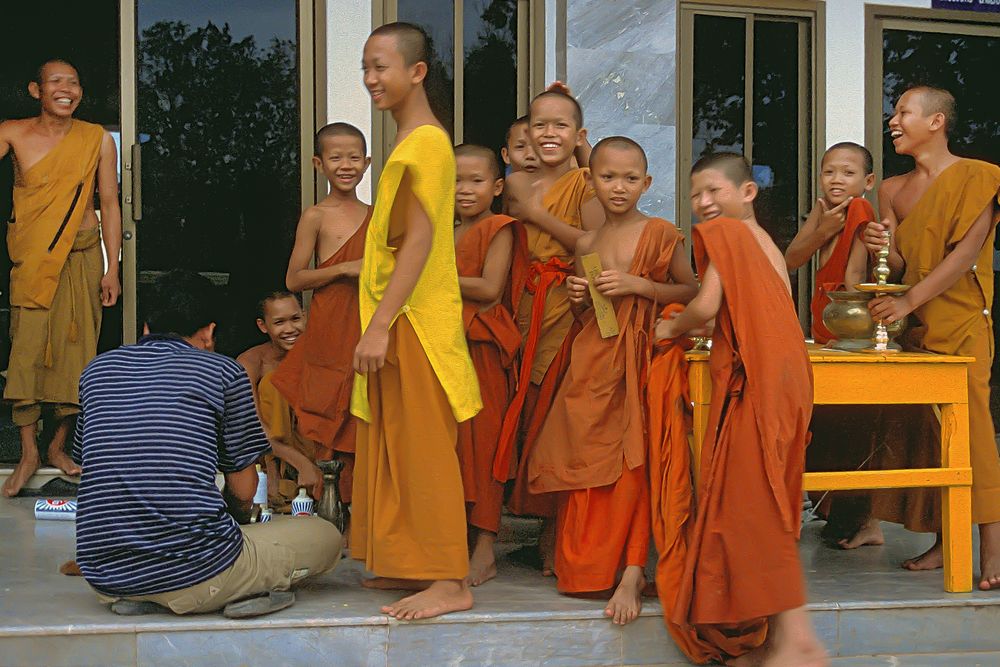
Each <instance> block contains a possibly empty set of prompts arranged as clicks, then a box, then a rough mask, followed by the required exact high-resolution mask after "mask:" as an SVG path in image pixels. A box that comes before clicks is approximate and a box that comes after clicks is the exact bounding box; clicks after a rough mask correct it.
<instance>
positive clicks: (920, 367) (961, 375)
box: [687, 345, 974, 593]
mask: <svg viewBox="0 0 1000 667" xmlns="http://www.w3.org/2000/svg"><path fill="white" fill-rule="evenodd" d="M708 356H709V353H708V352H689V353H688V355H687V358H688V361H689V362H690V364H689V366H688V377H689V385H690V393H691V402H692V403H693V407H694V434H693V435H694V437H693V439H692V454H693V458H692V461H693V465H694V466H695V472H696V473H697V471H699V470H700V463H701V446H702V443H703V442H704V439H705V432H706V429H707V427H708V410H709V403H710V402H711V399H712V378H711V375H710V373H709V370H708ZM809 359H810V361H811V362H812V370H813V384H814V398H813V401H814V403H815V404H816V405H855V404H882V405H899V404H930V405H933V406H935V407H936V410H935V413H936V414H937V415H938V418H939V419H940V422H941V467H940V468H921V469H907V470H849V471H844V472H807V473H806V474H805V478H804V487H805V489H806V490H807V491H827V490H829V491H844V490H849V489H897V488H912V487H940V488H941V499H942V503H941V529H942V534H943V542H944V589H945V590H946V591H948V592H949V593H966V592H969V591H971V590H972V529H971V526H972V468H971V467H970V463H969V396H968V380H967V367H968V364H969V363H971V362H972V361H974V360H973V359H972V358H970V357H953V356H945V355H937V354H917V353H910V352H899V353H896V354H883V355H879V354H865V353H856V352H854V353H852V352H839V351H831V350H823V349H821V348H820V347H819V346H816V345H811V346H810V348H809ZM876 387H884V388H885V391H881V392H880V391H876V390H875V388H876Z"/></svg>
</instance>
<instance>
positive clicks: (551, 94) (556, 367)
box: [493, 90, 604, 574]
mask: <svg viewBox="0 0 1000 667" xmlns="http://www.w3.org/2000/svg"><path fill="white" fill-rule="evenodd" d="M528 134H529V136H530V137H531V142H532V144H533V145H534V148H535V152H536V154H537V155H538V160H539V168H538V170H537V171H536V172H534V173H529V172H527V171H522V172H517V173H514V174H511V175H510V177H509V178H508V179H507V185H506V189H507V198H508V205H509V210H510V213H511V215H513V216H514V217H516V218H518V219H519V220H521V222H523V223H524V225H525V230H526V233H527V239H528V259H529V261H530V262H531V267H530V271H529V277H528V283H527V286H526V293H525V295H524V298H523V299H521V304H520V306H519V307H518V312H517V324H518V327H519V328H520V330H521V335H522V336H523V338H524V354H523V359H522V365H521V371H520V377H519V378H518V390H517V394H516V395H515V397H514V400H513V401H512V402H511V406H510V409H509V410H508V412H507V416H506V417H505V419H504V426H503V431H502V432H501V436H500V445H499V447H498V451H497V461H496V465H495V466H494V471H493V474H494V475H495V476H496V478H497V479H501V478H502V479H509V477H510V468H511V465H512V460H513V459H514V450H515V449H516V445H515V442H516V439H517V431H518V425H519V424H520V429H521V456H520V460H519V461H518V463H517V465H518V468H517V472H516V475H515V481H514V490H513V492H512V494H511V497H510V499H509V502H508V506H509V507H510V509H511V511H513V512H515V513H517V514H534V515H536V516H542V517H547V518H552V517H554V516H555V503H554V499H552V498H549V497H546V496H536V495H532V494H531V493H530V492H529V490H528V484H527V461H528V459H529V457H530V452H531V449H532V447H533V446H534V443H535V441H536V440H537V439H538V433H539V431H540V430H541V427H542V423H543V422H544V420H545V416H546V415H547V414H548V412H549V409H550V408H551V406H552V401H553V400H554V398H555V395H556V389H557V388H558V386H559V382H560V381H561V380H562V377H563V375H564V374H565V373H566V368H567V367H568V365H569V349H570V345H571V344H572V333H571V329H572V328H573V313H572V312H570V306H569V296H568V294H567V291H566V285H565V281H566V278H567V277H568V276H570V275H572V274H573V253H574V251H575V249H576V242H577V240H578V239H579V238H580V237H581V236H582V235H583V233H584V231H585V230H593V229H597V228H598V227H600V225H601V223H603V222H604V211H603V210H602V209H601V205H600V203H599V202H598V201H597V200H595V199H594V198H593V190H592V189H591V188H590V186H589V185H588V184H587V180H586V174H587V170H586V169H577V168H574V167H573V155H574V151H575V150H576V149H577V148H578V147H579V146H580V145H581V144H582V143H583V142H584V140H585V139H586V132H585V130H584V129H583V110H582V109H581V108H580V105H579V103H578V102H577V101H576V100H575V99H574V98H573V97H571V96H570V95H567V94H566V93H564V92H559V91H555V90H550V91H546V92H544V93H541V94H540V95H538V96H537V97H535V99H534V100H532V102H531V107H530V109H529V112H528ZM548 532H549V534H551V530H549V531H548ZM544 537H545V535H543V538H544ZM549 539H551V538H549ZM550 551H551V548H550V547H543V554H542V557H543V565H542V568H543V573H545V574H551V568H552V563H551V559H552V555H551V553H549V552H550Z"/></svg>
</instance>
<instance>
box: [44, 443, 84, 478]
mask: <svg viewBox="0 0 1000 667" xmlns="http://www.w3.org/2000/svg"><path fill="white" fill-rule="evenodd" d="M48 458H49V464H50V465H52V466H55V467H56V468H59V469H60V470H62V471H63V474H66V475H69V476H70V477H79V475H80V473H81V472H83V470H82V469H81V468H80V466H78V465H77V464H76V461H74V460H73V459H72V458H71V457H70V456H69V454H67V453H66V452H65V451H64V450H63V449H62V448H61V447H60V448H58V449H55V450H53V448H51V447H50V448H49V456H48Z"/></svg>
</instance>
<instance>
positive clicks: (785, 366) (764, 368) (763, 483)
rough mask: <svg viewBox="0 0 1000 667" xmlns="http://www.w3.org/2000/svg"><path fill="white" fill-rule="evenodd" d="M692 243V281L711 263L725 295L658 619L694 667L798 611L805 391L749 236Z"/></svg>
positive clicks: (783, 303)
mask: <svg viewBox="0 0 1000 667" xmlns="http://www.w3.org/2000/svg"><path fill="white" fill-rule="evenodd" d="M693 237H694V248H695V259H696V262H697V266H698V271H699V273H702V274H704V272H705V269H706V268H707V266H708V264H709V262H711V263H712V265H713V266H715V268H716V270H717V271H718V272H719V276H720V277H721V279H722V288H723V293H724V296H723V301H722V307H721V308H720V310H719V314H718V316H717V317H716V323H715V330H714V333H713V335H712V352H711V356H710V358H709V369H710V372H711V374H712V404H711V409H710V411H709V418H708V429H707V434H706V437H705V442H704V445H703V449H702V460H701V475H700V478H699V489H698V495H697V499H698V506H697V514H696V518H695V522H694V524H693V525H692V526H690V528H689V531H690V532H688V533H687V536H686V537H687V543H686V544H687V549H686V554H681V553H680V551H681V550H675V552H676V555H678V556H680V555H683V557H684V568H683V574H682V575H681V577H680V579H679V580H677V581H674V582H672V585H673V586H675V587H676V588H677V595H676V599H675V603H674V606H673V608H672V609H665V610H664V611H665V613H666V615H667V623H668V626H669V625H671V624H672V625H676V626H677V627H676V628H672V631H673V632H674V633H675V634H676V633H677V632H682V633H684V634H685V635H686V636H687V641H686V642H684V643H681V644H680V648H681V649H682V650H684V651H685V652H686V653H687V654H688V656H689V657H690V658H691V659H692V660H694V661H695V662H699V663H704V662H707V661H708V660H709V659H716V660H721V659H722V658H724V656H726V655H729V656H738V655H742V654H743V653H746V652H747V651H749V650H751V649H753V648H756V647H757V646H760V645H761V644H762V643H763V641H764V640H765V639H766V636H767V620H766V618H767V617H768V616H771V615H773V614H777V613H779V612H782V611H787V610H789V609H794V608H796V607H800V606H802V605H803V604H805V588H804V584H803V579H802V566H801V564H800V562H799V556H798V550H797V545H796V540H797V539H798V534H799V526H800V516H801V509H802V472H803V464H804V458H805V448H806V443H807V441H808V430H807V429H808V425H809V417H810V414H811V412H812V396H813V390H812V369H811V368H810V365H809V356H808V353H807V352H806V347H805V343H804V341H803V337H802V330H801V329H800V328H799V323H798V317H797V315H796V313H795V306H794V304H793V303H792V299H791V297H790V296H789V294H788V291H787V289H786V288H785V284H784V282H783V281H782V279H781V277H780V276H779V275H778V273H777V272H776V271H775V269H774V267H773V266H772V265H771V262H770V261H769V260H768V258H767V256H766V255H765V254H764V252H763V251H762V250H761V249H760V246H759V244H758V243H757V240H756V238H755V237H754V235H753V233H752V232H751V231H750V230H749V229H748V228H747V227H746V225H745V224H744V223H742V222H740V221H739V220H734V219H729V218H717V219H715V220H711V221H708V222H703V223H700V224H698V225H696V226H695V227H694V230H693ZM669 495H670V494H668V497H669ZM748 508H750V509H749V510H748ZM672 571H673V572H675V573H676V572H678V571H679V570H677V569H676V568H674V569H673V570H672Z"/></svg>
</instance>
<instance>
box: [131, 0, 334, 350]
mask: <svg viewBox="0 0 1000 667" xmlns="http://www.w3.org/2000/svg"><path fill="white" fill-rule="evenodd" d="M312 6H313V5H312V2H311V1H304V0H299V1H296V0H242V1H241V2H238V3H236V2H228V1H226V0H172V1H170V2H167V1H165V0H138V1H137V2H136V3H135V4H134V5H129V6H123V9H122V26H123V30H122V43H123V52H124V53H126V54H128V53H131V54H132V56H128V55H126V56H123V67H122V82H121V84H122V90H123V93H124V97H123V127H124V130H125V131H124V135H125V137H126V140H125V141H124V144H125V149H124V151H123V162H124V166H125V169H124V173H125V177H124V179H123V188H124V197H123V215H124V218H125V224H124V232H125V243H124V254H125V261H124V263H123V272H124V274H125V300H124V302H125V322H124V336H125V339H126V341H130V340H134V339H135V337H136V335H137V333H138V332H139V330H140V329H141V326H142V322H143V300H144V296H145V295H146V294H147V291H148V289H149V288H150V286H151V285H152V284H153V283H154V282H155V280H156V278H157V277H158V276H159V275H162V274H163V273H164V272H165V271H169V270H171V269H175V268H184V269H190V270H193V271H197V272H199V273H202V274H203V275H205V276H207V277H209V278H210V279H211V280H212V281H213V283H215V284H216V286H217V287H218V288H219V291H220V296H221V297H222V299H220V307H219V314H218V334H217V340H218V349H219V351H222V352H225V353H228V354H237V353H239V352H240V351H242V350H243V349H245V348H247V347H249V346H250V345H253V344H255V343H257V342H259V341H260V334H259V332H258V331H257V328H256V326H255V324H254V320H255V314H254V313H255V305H256V303H257V301H258V300H259V299H260V298H261V297H262V296H263V295H264V294H266V293H268V292H270V291H273V290H277V289H283V288H284V282H285V280H284V276H285V269H286V266H287V263H288V256H289V253H290V251H291V247H292V243H293V240H294V235H295V225H296V222H297V221H298V217H299V213H300V212H301V210H302V208H303V206H306V205H309V204H311V203H312V201H313V192H314V187H313V170H312V164H311V160H310V158H311V155H312V149H311V146H312V133H313V103H312V99H313V85H312V82H313V76H312V71H313V69H312V68H313V65H312V63H313V48H312V34H313V30H312V28H313V26H312V16H313V14H312ZM303 82H304V84H303Z"/></svg>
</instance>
